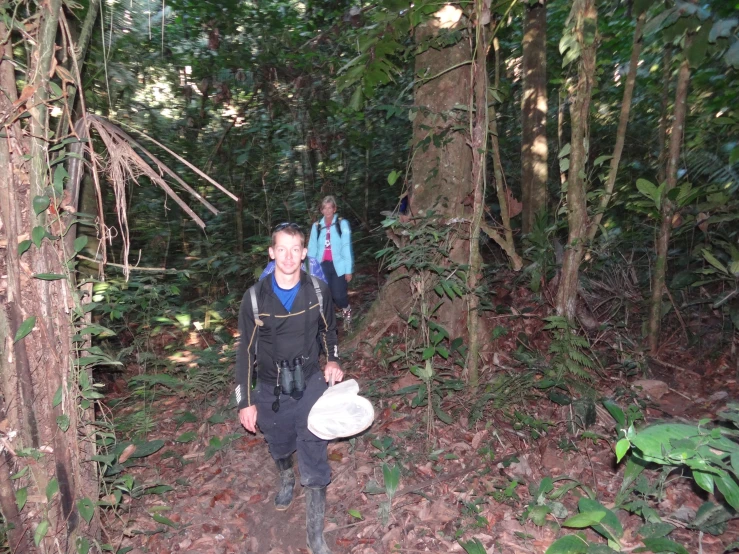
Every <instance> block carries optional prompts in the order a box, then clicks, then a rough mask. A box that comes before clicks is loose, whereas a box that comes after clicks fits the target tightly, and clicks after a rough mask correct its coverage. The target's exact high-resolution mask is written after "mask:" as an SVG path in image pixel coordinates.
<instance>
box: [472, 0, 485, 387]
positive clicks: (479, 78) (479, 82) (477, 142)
mask: <svg viewBox="0 0 739 554" xmlns="http://www.w3.org/2000/svg"><path fill="white" fill-rule="evenodd" d="M475 13H476V15H477V19H476V21H477V25H476V26H475V51H474V59H473V61H472V63H473V66H472V94H471V98H470V102H469V105H470V106H473V105H474V106H475V111H474V115H472V114H473V112H472V111H470V114H471V117H473V120H472V136H471V137H470V138H471V140H470V148H471V152H472V175H471V177H472V184H473V186H474V192H473V204H472V208H473V215H472V224H471V232H470V257H469V265H470V269H469V271H468V272H467V288H468V290H469V313H468V314H467V334H468V340H469V348H468V351H467V383H468V385H469V387H470V388H471V389H472V390H476V389H477V386H478V383H479V378H480V376H479V372H478V367H477V366H478V361H479V360H478V356H479V354H480V337H479V336H478V328H479V325H480V314H479V313H478V311H477V308H478V306H479V304H480V299H479V298H478V296H477V287H478V284H479V281H480V278H481V275H480V271H481V269H482V256H481V255H480V222H481V221H482V214H483V212H484V211H485V188H486V183H485V173H486V172H485V160H486V158H487V147H488V140H487V137H488V85H489V84H488V70H487V45H488V43H487V33H486V24H485V23H484V22H486V21H489V20H490V4H486V3H485V0H476V2H475Z"/></svg>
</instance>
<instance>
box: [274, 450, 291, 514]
mask: <svg viewBox="0 0 739 554" xmlns="http://www.w3.org/2000/svg"><path fill="white" fill-rule="evenodd" d="M275 463H276V464H277V470H278V471H279V472H280V490H279V491H277V495H276V496H275V508H276V509H277V510H279V511H281V512H282V511H285V510H287V509H288V508H289V507H290V504H292V503H293V489H294V488H295V472H294V471H293V458H292V456H290V457H289V458H283V459H281V460H275Z"/></svg>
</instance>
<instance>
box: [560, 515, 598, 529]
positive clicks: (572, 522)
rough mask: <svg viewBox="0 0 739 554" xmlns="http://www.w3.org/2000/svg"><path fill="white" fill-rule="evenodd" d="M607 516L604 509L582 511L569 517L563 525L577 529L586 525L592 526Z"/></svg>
mask: <svg viewBox="0 0 739 554" xmlns="http://www.w3.org/2000/svg"><path fill="white" fill-rule="evenodd" d="M604 517H606V512H605V511H604V510H598V511H595V512H582V513H579V514H576V515H574V516H572V517H571V518H568V519H566V520H565V521H564V523H562V527H573V528H575V529H584V528H585V527H591V526H593V525H595V524H596V523H600V521H601V520H602V519H603V518H604Z"/></svg>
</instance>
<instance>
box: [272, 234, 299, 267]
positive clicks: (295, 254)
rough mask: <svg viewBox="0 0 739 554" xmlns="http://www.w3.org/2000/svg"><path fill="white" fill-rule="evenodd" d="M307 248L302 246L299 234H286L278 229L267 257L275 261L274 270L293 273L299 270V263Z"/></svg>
mask: <svg viewBox="0 0 739 554" xmlns="http://www.w3.org/2000/svg"><path fill="white" fill-rule="evenodd" d="M306 254H308V250H307V249H306V248H305V247H304V246H303V241H302V240H301V238H300V235H288V234H287V233H285V232H282V231H279V232H278V233H277V234H276V235H275V244H274V246H270V247H269V257H270V258H272V259H273V260H274V261H275V272H276V273H282V274H283V275H294V274H295V272H296V271H300V264H301V263H302V262H303V260H304V259H305V256H306Z"/></svg>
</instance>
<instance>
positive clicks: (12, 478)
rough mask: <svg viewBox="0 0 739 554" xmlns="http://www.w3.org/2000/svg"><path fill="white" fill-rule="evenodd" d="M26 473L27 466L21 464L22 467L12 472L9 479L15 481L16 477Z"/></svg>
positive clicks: (18, 477)
mask: <svg viewBox="0 0 739 554" xmlns="http://www.w3.org/2000/svg"><path fill="white" fill-rule="evenodd" d="M26 473H28V466H23V468H22V469H21V470H20V471H19V472H18V473H14V474H13V475H11V476H10V480H11V481H15V480H16V479H20V478H21V477H23V476H24V475H25V474H26Z"/></svg>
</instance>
